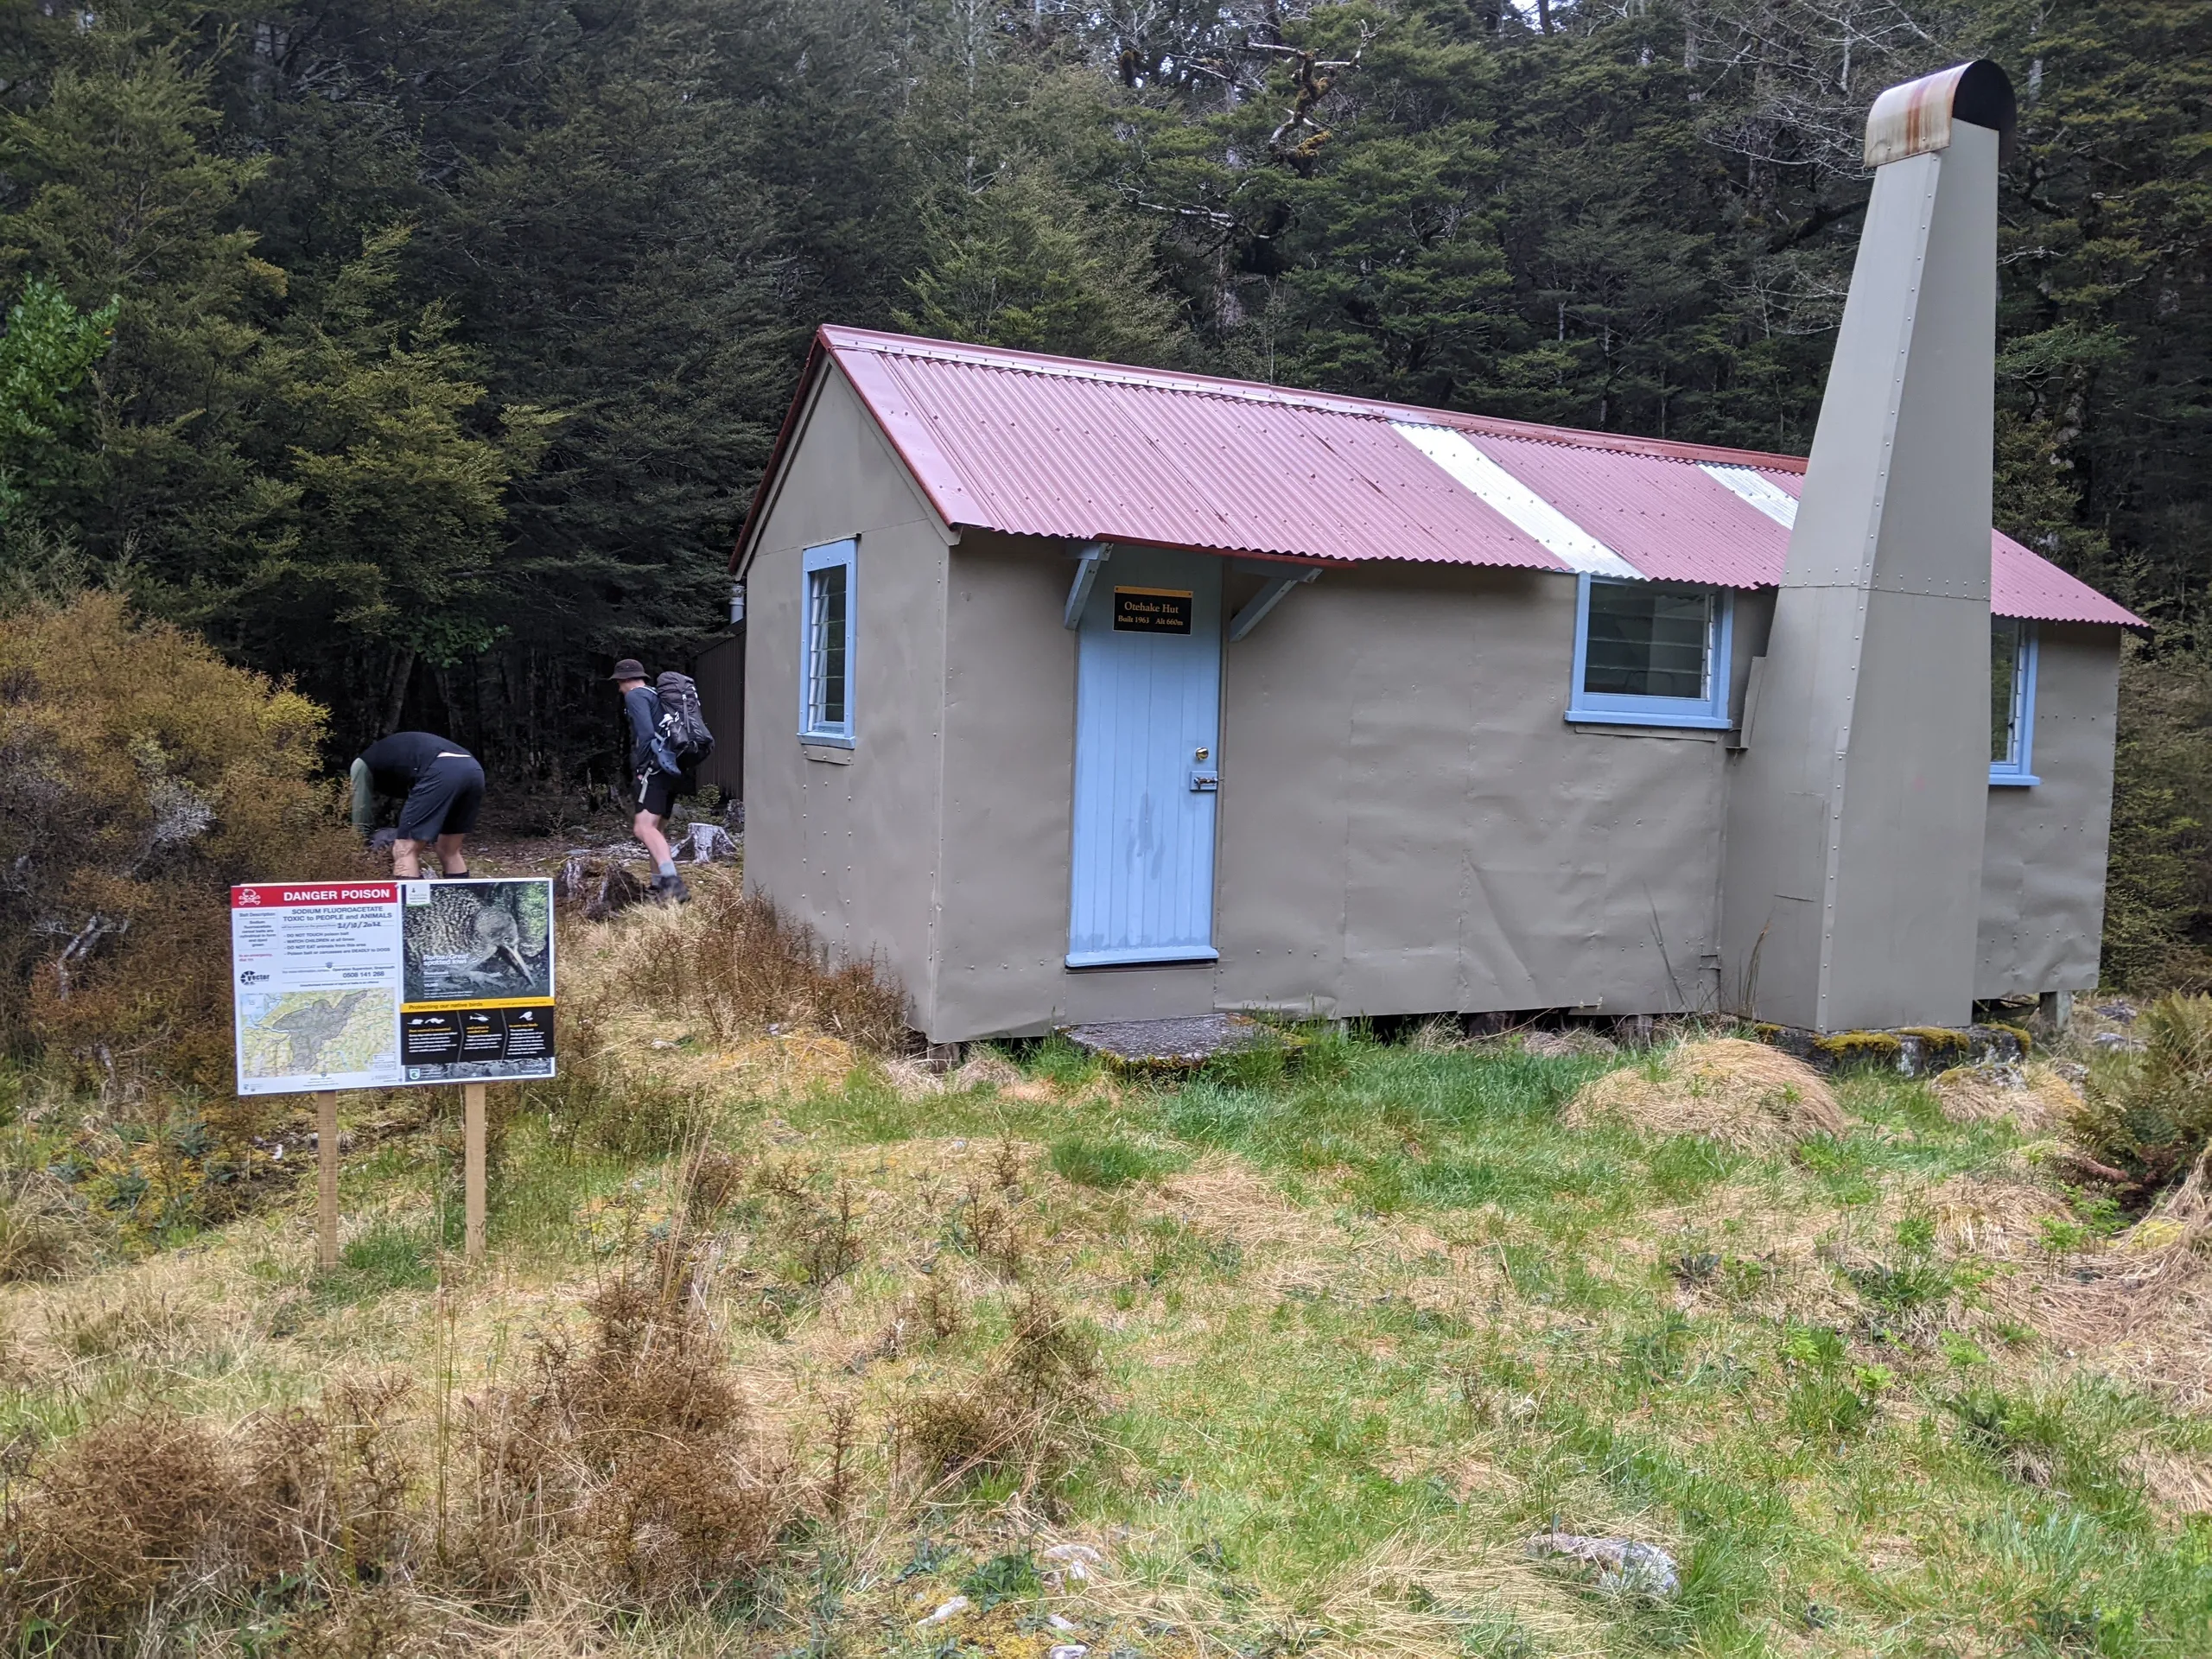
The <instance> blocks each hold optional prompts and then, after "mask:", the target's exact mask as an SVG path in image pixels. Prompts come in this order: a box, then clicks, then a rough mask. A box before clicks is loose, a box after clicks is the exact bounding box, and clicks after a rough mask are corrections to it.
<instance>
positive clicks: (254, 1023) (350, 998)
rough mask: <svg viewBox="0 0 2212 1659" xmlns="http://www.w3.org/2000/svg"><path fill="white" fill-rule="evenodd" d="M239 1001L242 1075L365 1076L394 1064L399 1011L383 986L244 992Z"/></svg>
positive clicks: (239, 1048)
mask: <svg viewBox="0 0 2212 1659" xmlns="http://www.w3.org/2000/svg"><path fill="white" fill-rule="evenodd" d="M239 1002H240V1004H241V1006H240V1007H239V1010H238V1071H239V1073H240V1074H241V1075H242V1076H244V1077H251V1078H254V1079H256V1080H266V1079H269V1078H272V1077H365V1076H369V1075H372V1074H388V1073H390V1072H391V1071H392V1070H393V1069H394V1068H395V1067H397V1065H398V1063H399V1022H398V1017H397V1016H398V1012H399V1009H398V1004H397V1001H396V1000H395V999H394V997H393V995H392V993H391V991H390V990H388V989H385V990H365V991H275V992H264V993H261V994H259V995H256V994H254V993H252V992H246V993H245V994H243V995H241V996H240V998H239Z"/></svg>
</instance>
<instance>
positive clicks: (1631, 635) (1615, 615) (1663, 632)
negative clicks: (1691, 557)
mask: <svg viewBox="0 0 2212 1659" xmlns="http://www.w3.org/2000/svg"><path fill="white" fill-rule="evenodd" d="M1735 610H1736V607H1735V595H1734V594H1732V593H1730V592H1729V591H1728V590H1727V589H1726V588H1695V587H1690V586H1688V585H1687V584H1684V583H1681V582H1612V581H1608V580H1606V579H1605V578H1604V577H1601V576H1583V577H1580V579H1579V585H1578V587H1577V590H1576V594H1575V600H1574V684H1573V694H1572V695H1571V696H1569V698H1568V699H1567V718H1568V719H1569V720H1571V721H1590V722H1593V723H1597V724H1601V725H1609V726H1678V727H1692V728H1704V729H1707V730H1717V729H1720V728H1726V726H1727V724H1728V652H1729V645H1730V642H1731V639H1732V634H1733V632H1734V627H1735Z"/></svg>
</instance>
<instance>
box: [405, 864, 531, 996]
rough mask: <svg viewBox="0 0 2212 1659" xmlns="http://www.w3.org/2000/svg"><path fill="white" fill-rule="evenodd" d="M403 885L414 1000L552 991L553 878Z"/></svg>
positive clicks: (409, 991)
mask: <svg viewBox="0 0 2212 1659" xmlns="http://www.w3.org/2000/svg"><path fill="white" fill-rule="evenodd" d="M404 886H405V899H406V901H405V903H404V905H403V906H401V911H402V914H403V916H404V932H405V938H406V949H407V1001H409V1002H410V1003H416V1002H461V1001H477V1000H480V999H482V998H485V997H524V996H526V997H550V996H551V995H553V928H552V917H553V896H552V884H551V883H550V882H549V881H545V880H537V879H531V880H519V881H467V880H461V881H436V882H431V881H419V882H418V881H410V882H408V883H406V884H404Z"/></svg>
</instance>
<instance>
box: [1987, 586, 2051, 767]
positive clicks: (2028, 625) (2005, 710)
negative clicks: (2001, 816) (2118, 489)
mask: <svg viewBox="0 0 2212 1659" xmlns="http://www.w3.org/2000/svg"><path fill="white" fill-rule="evenodd" d="M2035 747H2036V625H2035V624H2034V623H2032V622H2024V621H2022V620H2020V619H2019V618H2018V617H2017V616H1993V617H1991V618H1990V619H1989V781H1990V782H1991V783H1993V784H2011V785H2015V786H2018V785H2027V784H2039V783H2041V782H2042V781H2043V779H2040V778H2038V777H2037V776H2036V768H2035V758H2036V757H2035Z"/></svg>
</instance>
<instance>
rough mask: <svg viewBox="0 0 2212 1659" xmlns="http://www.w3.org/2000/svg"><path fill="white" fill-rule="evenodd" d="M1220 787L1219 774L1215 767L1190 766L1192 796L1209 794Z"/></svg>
mask: <svg viewBox="0 0 2212 1659" xmlns="http://www.w3.org/2000/svg"><path fill="white" fill-rule="evenodd" d="M1220 787H1221V773H1220V772H1219V771H1218V770H1217V769H1216V768H1215V767H1212V766H1192V768H1191V791H1192V794H1201V793H1204V794H1211V793H1212V792H1214V791H1217V790H1218V789H1220Z"/></svg>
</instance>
